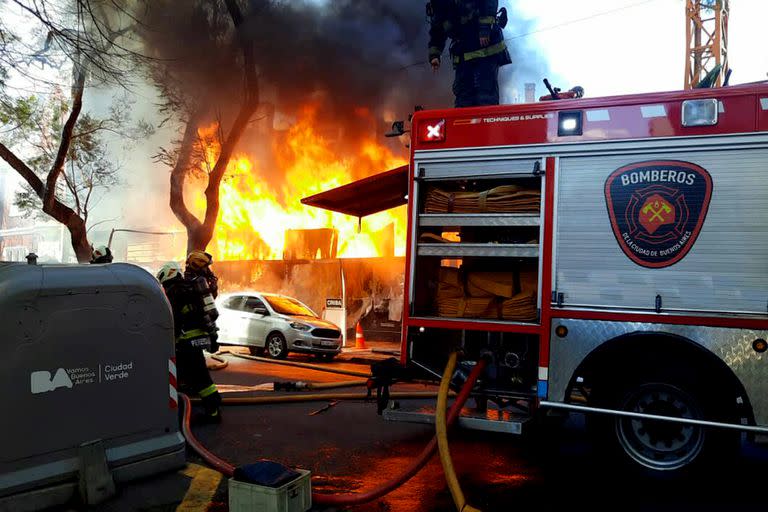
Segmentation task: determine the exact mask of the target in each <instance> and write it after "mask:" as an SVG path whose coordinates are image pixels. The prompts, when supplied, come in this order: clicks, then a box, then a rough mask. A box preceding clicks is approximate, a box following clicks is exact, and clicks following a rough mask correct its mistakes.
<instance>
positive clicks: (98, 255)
mask: <svg viewBox="0 0 768 512" xmlns="http://www.w3.org/2000/svg"><path fill="white" fill-rule="evenodd" d="M91 248H92V249H93V252H92V253H91V263H112V251H110V250H109V247H107V246H106V245H98V246H96V247H91Z"/></svg>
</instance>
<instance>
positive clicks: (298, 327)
mask: <svg viewBox="0 0 768 512" xmlns="http://www.w3.org/2000/svg"><path fill="white" fill-rule="evenodd" d="M291 327H293V328H294V329H296V330H297V331H308V330H310V329H312V326H311V325H307V324H302V323H299V322H291Z"/></svg>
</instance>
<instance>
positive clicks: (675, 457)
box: [588, 369, 740, 478]
mask: <svg viewBox="0 0 768 512" xmlns="http://www.w3.org/2000/svg"><path fill="white" fill-rule="evenodd" d="M683 373H685V372H683ZM704 382H707V381H706V380H705V379H702V380H698V379H693V378H691V376H688V377H686V376H685V375H681V371H680V369H677V370H676V371H657V372H654V374H653V375H646V376H645V377H640V376H634V377H632V376H628V377H625V378H624V379H622V380H620V381H618V382H616V381H614V382H613V385H608V382H607V381H603V383H602V384H601V385H600V386H598V387H596V388H595V389H593V391H592V393H591V394H590V404H591V405H594V406H595V407H602V408H607V409H619V410H625V411H631V412H637V413H645V414H654V415H660V416H674V417H682V418H688V419H696V420H710V421H712V420H714V421H722V422H728V423H734V422H736V418H735V411H729V410H728V409H729V407H728V405H727V403H728V402H727V400H724V399H722V398H718V397H719V396H720V397H722V396H723V393H722V392H719V393H718V392H717V391H716V390H715V388H714V386H706V385H704V384H703V383H704ZM694 383H696V384H694ZM588 421H589V427H590V430H592V433H593V435H594V440H595V441H596V442H597V443H598V445H599V446H600V448H602V452H603V455H604V456H607V457H608V458H609V459H612V461H613V462H620V463H623V464H625V465H627V466H629V468H631V469H633V470H635V471H637V472H639V473H641V474H643V475H645V476H649V477H653V478H664V477H673V478H674V477H677V476H682V475H684V474H689V473H698V472H699V471H702V470H704V469H706V468H708V467H709V466H710V465H711V464H712V463H714V462H715V461H717V462H718V463H720V464H722V462H723V461H724V460H725V459H727V458H729V457H732V456H733V455H734V454H735V452H736V449H737V448H738V443H739V439H740V436H739V434H738V432H735V431H729V430H722V429H711V428H705V427H700V426H697V425H685V424H681V423H674V422H665V421H654V420H644V419H637V418H627V417H617V416H607V415H593V416H592V417H590V418H589V419H588Z"/></svg>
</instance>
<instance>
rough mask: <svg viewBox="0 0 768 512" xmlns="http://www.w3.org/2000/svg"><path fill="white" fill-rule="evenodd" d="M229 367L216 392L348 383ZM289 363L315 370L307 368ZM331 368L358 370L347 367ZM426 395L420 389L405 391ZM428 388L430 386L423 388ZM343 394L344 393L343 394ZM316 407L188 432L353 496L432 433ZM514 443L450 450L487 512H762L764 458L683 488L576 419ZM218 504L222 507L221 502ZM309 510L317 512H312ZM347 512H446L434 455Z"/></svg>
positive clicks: (369, 407) (494, 441) (243, 414)
mask: <svg viewBox="0 0 768 512" xmlns="http://www.w3.org/2000/svg"><path fill="white" fill-rule="evenodd" d="M235 359H236V358H232V357H230V358H228V360H229V361H230V367H229V368H227V369H226V370H224V371H222V372H217V373H216V374H215V378H216V381H217V382H221V383H225V382H235V381H237V382H238V383H240V384H245V383H261V382H266V381H269V380H270V379H274V378H283V379H289V380H312V381H317V382H330V381H339V380H347V379H352V380H354V379H355V378H354V377H345V376H340V375H333V374H321V373H318V372H315V371H312V370H303V369H297V368H288V367H274V366H272V367H270V366H271V365H269V364H268V363H254V362H252V361H247V360H242V359H240V360H236V361H235ZM294 359H296V360H306V361H307V362H313V361H312V360H311V358H301V357H296V358H294ZM328 365H329V367H338V368H344V369H356V370H361V369H363V370H364V369H365V368H366V367H365V366H361V365H358V364H351V363H347V362H333V363H328ZM408 388H409V389H413V390H424V389H428V388H426V387H424V386H421V385H419V386H409V387H408ZM432 389H434V388H432ZM342 391H343V392H347V391H349V390H342ZM324 404H325V403H324V402H310V403H299V404H282V405H268V406H245V407H228V408H227V409H226V411H225V413H226V417H225V421H224V423H223V424H222V425H217V426H204V427H199V428H196V429H195V432H196V433H197V435H198V436H199V437H200V439H201V440H203V441H204V442H205V444H206V445H207V446H208V447H209V448H210V449H212V450H213V451H214V452H215V453H217V454H219V455H221V456H223V457H224V458H226V459H228V460H231V461H232V462H234V463H237V464H242V463H248V462H253V461H254V460H257V459H259V458H269V459H273V460H277V461H279V462H282V463H284V464H287V465H295V466H300V467H303V468H306V469H310V470H311V471H312V473H313V486H314V488H315V490H317V491H320V492H337V493H339V492H341V493H343V492H360V491H363V490H368V489H370V488H372V487H374V486H376V485H377V484H379V483H381V482H383V481H385V480H387V479H389V478H391V477H393V476H394V475H396V474H398V473H399V471H401V470H402V468H403V467H404V466H405V465H406V464H408V463H409V462H410V461H411V460H412V459H413V457H415V456H416V455H418V454H419V453H420V451H421V449H422V448H423V447H424V446H425V444H426V443H427V442H428V441H429V440H430V439H431V437H432V434H433V428H434V427H432V426H430V425H418V424H405V423H391V422H387V421H385V420H384V419H383V418H381V417H380V416H378V415H377V414H376V406H375V404H373V403H365V402H362V401H355V402H340V403H338V404H337V405H335V406H333V407H331V408H329V409H328V410H326V411H324V412H322V413H320V414H316V415H313V416H310V414H311V413H312V412H314V411H317V410H319V409H320V408H322V406H323V405H324ZM538 434H541V435H530V436H526V437H523V438H520V437H515V436H510V435H504V434H491V433H484V432H470V431H454V433H453V434H452V436H451V450H452V454H453V457H454V464H455V466H456V470H457V473H458V476H459V480H460V482H461V483H462V486H463V488H464V492H465V494H466V495H467V499H468V501H469V503H471V504H472V505H474V506H476V507H479V508H481V509H482V510H485V511H492V510H497V511H508V510H514V509H515V508H516V507H517V506H518V505H521V504H528V505H535V506H536V508H537V509H544V510H549V509H558V510H562V508H563V507H562V506H561V505H566V506H567V507H568V509H569V510H596V509H603V508H610V509H612V510H616V509H620V510H642V511H656V510H675V511H679V510H766V509H768V497H766V496H765V494H764V492H763V487H764V485H763V483H762V482H763V479H764V478H765V476H766V475H768V450H765V449H762V448H760V447H749V448H748V449H746V450H745V453H744V454H743V455H742V457H740V458H739V459H738V460H737V461H735V462H734V463H731V464H729V465H727V466H723V467H722V468H719V469H718V471H715V472H713V473H711V474H708V475H705V476H701V475H699V476H698V477H696V478H689V479H687V480H682V481H679V480H670V481H664V480H662V481H656V480H648V479H645V478H640V477H638V475H636V474H635V473H632V472H625V471H620V469H621V468H614V467H610V466H606V465H605V464H604V463H603V462H602V460H601V459H599V458H597V457H596V456H595V451H594V449H593V446H592V445H591V443H590V441H589V438H588V436H587V435H586V430H585V428H584V422H583V418H582V417H580V416H574V417H573V418H572V419H570V420H568V421H567V422H566V424H565V425H563V428H555V427H550V428H549V429H548V431H547V432H546V433H542V432H539V433H538ZM220 498H221V499H225V497H224V496H223V494H220ZM316 510H324V509H322V508H317V509H316ZM328 510H330V509H328ZM349 510H355V511H371V512H373V511H383V510H386V511H402V512H417V511H419V512H421V511H423V512H427V511H446V510H454V507H453V502H452V499H451V496H450V493H449V492H448V489H447V486H446V484H445V480H444V477H443V472H442V468H441V466H440V463H439V460H438V459H437V457H434V458H433V459H432V461H431V462H430V463H429V464H428V465H427V466H426V467H425V469H424V470H422V471H421V472H420V473H419V474H418V475H417V476H416V477H414V478H413V479H412V480H411V481H410V482H408V483H407V484H406V485H404V486H402V487H401V488H399V489H398V490H396V491H394V492H392V493H391V494H390V495H388V496H386V497H384V498H382V499H380V500H378V501H376V502H373V503H371V504H368V505H364V506H358V507H354V508H350V509H349Z"/></svg>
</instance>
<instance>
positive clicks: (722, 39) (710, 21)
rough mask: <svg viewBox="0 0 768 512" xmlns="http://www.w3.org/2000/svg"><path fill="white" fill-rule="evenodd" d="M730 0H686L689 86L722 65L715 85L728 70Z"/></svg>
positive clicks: (686, 81) (693, 85)
mask: <svg viewBox="0 0 768 512" xmlns="http://www.w3.org/2000/svg"><path fill="white" fill-rule="evenodd" d="M728 3H729V0H686V6H685V36H686V37H685V40H686V43H685V44H686V49H685V88H686V89H692V88H693V87H695V86H696V84H698V83H699V82H700V81H701V79H702V78H704V77H705V76H706V75H707V73H709V72H710V71H712V70H713V69H715V67H716V66H718V65H720V66H721V70H720V74H719V76H718V77H717V81H716V82H715V85H716V86H717V87H720V86H721V85H722V83H723V77H724V76H726V75H727V73H728V13H729V5H728Z"/></svg>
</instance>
